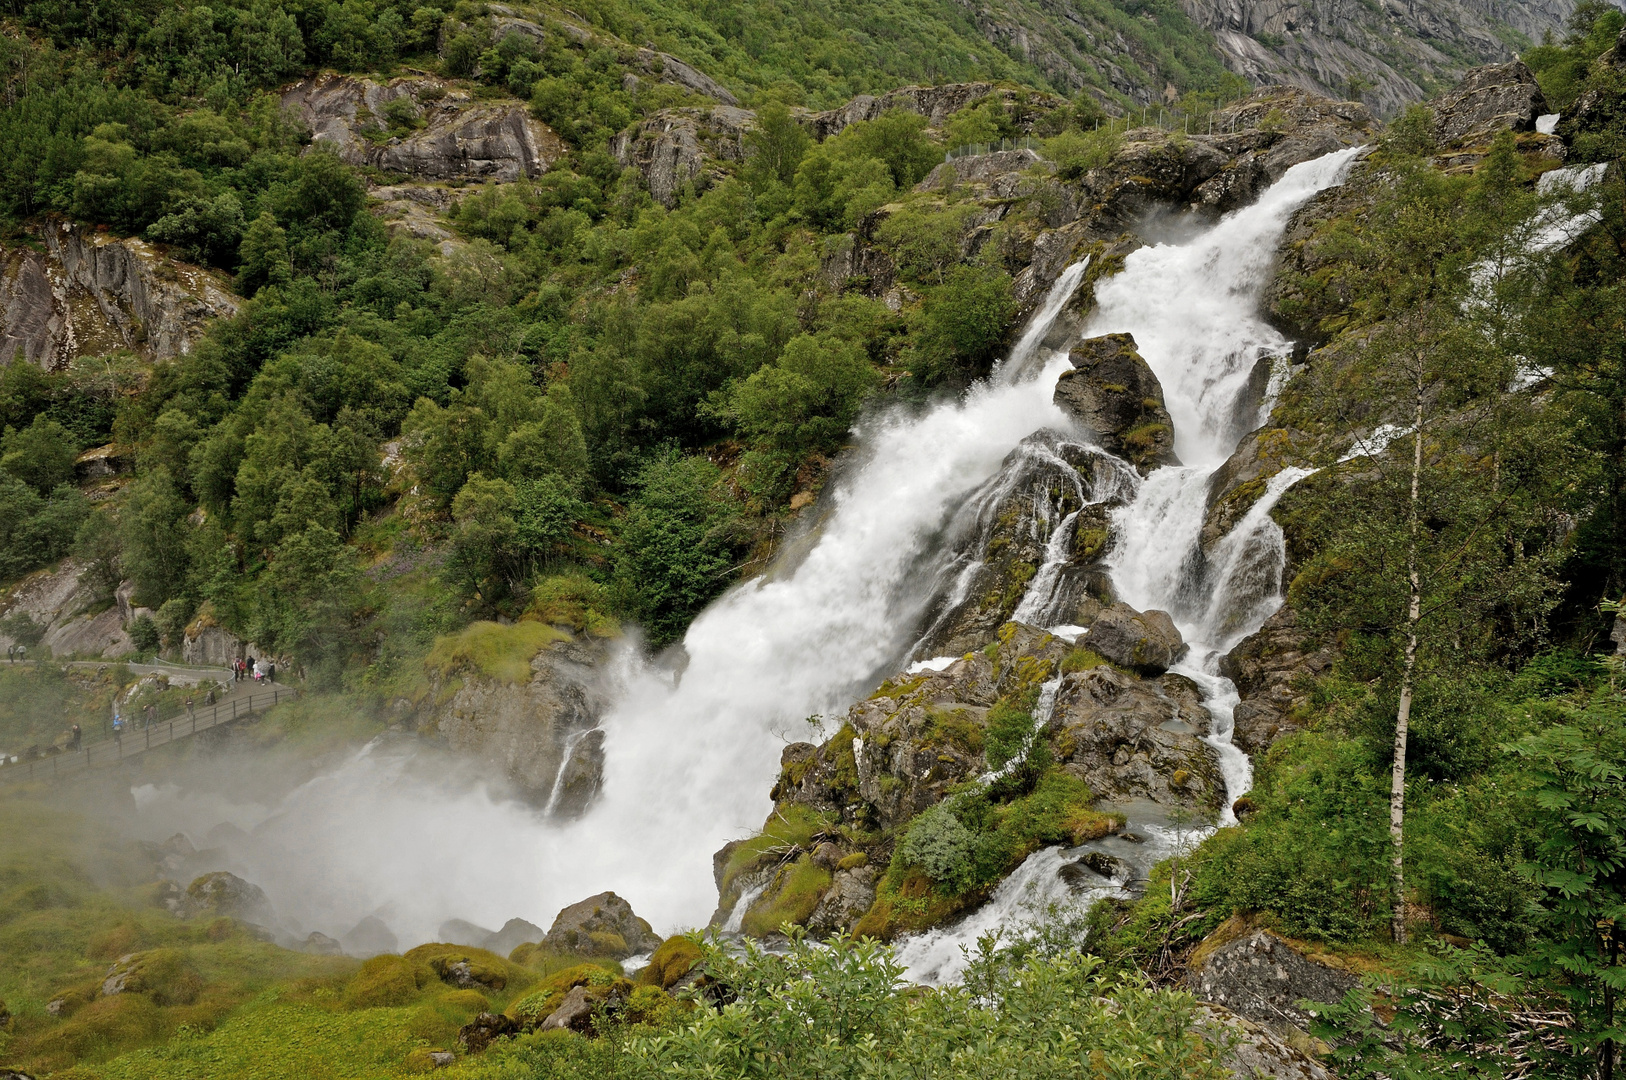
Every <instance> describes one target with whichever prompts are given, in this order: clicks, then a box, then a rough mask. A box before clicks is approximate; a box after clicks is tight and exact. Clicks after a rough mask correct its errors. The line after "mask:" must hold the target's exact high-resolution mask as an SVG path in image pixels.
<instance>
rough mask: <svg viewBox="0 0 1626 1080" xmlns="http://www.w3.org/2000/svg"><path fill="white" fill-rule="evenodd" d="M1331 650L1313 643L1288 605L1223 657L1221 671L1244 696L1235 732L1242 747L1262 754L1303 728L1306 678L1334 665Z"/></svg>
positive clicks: (1235, 740) (1236, 716)
mask: <svg viewBox="0 0 1626 1080" xmlns="http://www.w3.org/2000/svg"><path fill="white" fill-rule="evenodd" d="M1332 660H1333V657H1332V654H1331V653H1330V652H1328V651H1327V650H1325V649H1319V648H1316V647H1314V646H1313V645H1312V644H1311V643H1310V642H1309V641H1308V639H1307V637H1306V635H1305V634H1304V632H1303V631H1302V630H1301V629H1299V626H1298V620H1297V617H1296V616H1295V615H1294V614H1293V609H1292V608H1290V607H1286V606H1283V607H1282V609H1281V610H1279V611H1277V612H1276V614H1274V615H1272V616H1271V617H1270V618H1269V619H1266V620H1265V624H1264V625H1263V626H1261V627H1260V628H1259V629H1258V631H1256V632H1255V633H1253V634H1250V635H1249V636H1247V637H1245V638H1243V639H1242V640H1241V641H1240V642H1238V643H1237V645H1236V647H1235V648H1233V649H1232V650H1231V651H1230V652H1228V653H1226V654H1225V655H1224V656H1223V657H1221V658H1220V674H1221V675H1224V676H1225V677H1226V678H1227V679H1230V680H1231V682H1233V683H1235V684H1236V689H1237V693H1238V694H1239V695H1241V697H1242V700H1241V702H1240V703H1238V705H1237V706H1236V712H1235V714H1234V716H1235V720H1236V728H1235V731H1234V733H1233V734H1232V736H1231V740H1232V742H1234V743H1235V744H1236V745H1237V746H1238V747H1239V748H1240V749H1242V750H1244V751H1246V752H1247V753H1249V754H1260V753H1263V752H1264V751H1265V750H1267V749H1269V748H1270V744H1271V743H1273V742H1275V741H1276V740H1277V739H1279V738H1281V737H1282V736H1283V735H1286V734H1289V733H1291V732H1293V731H1296V730H1298V727H1299V721H1298V720H1297V719H1296V716H1297V712H1298V709H1299V707H1300V706H1301V705H1302V704H1303V703H1304V702H1305V701H1306V700H1307V699H1308V697H1309V686H1308V685H1306V684H1307V681H1308V680H1310V679H1313V678H1315V677H1316V676H1318V675H1320V674H1322V673H1323V672H1325V671H1326V670H1327V669H1328V668H1329V667H1331V666H1332Z"/></svg>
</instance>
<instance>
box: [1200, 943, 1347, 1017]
mask: <svg viewBox="0 0 1626 1080" xmlns="http://www.w3.org/2000/svg"><path fill="white" fill-rule="evenodd" d="M1226 932H1227V927H1226V926H1222V927H1221V928H1220V929H1219V930H1217V931H1215V936H1218V937H1220V938H1221V940H1222V942H1223V943H1222V944H1220V945H1219V946H1218V947H1217V948H1213V949H1205V947H1204V946H1203V945H1199V946H1198V947H1197V951H1196V952H1195V953H1194V954H1193V956H1194V960H1193V962H1192V965H1191V967H1190V968H1189V970H1188V971H1187V972H1186V978H1185V982H1186V988H1187V989H1188V990H1190V991H1191V992H1192V993H1193V994H1195V995H1196V996H1197V997H1198V998H1200V999H1201V1000H1203V1001H1206V1002H1209V1003H1210V1004H1214V1005H1221V1006H1224V1007H1225V1008H1227V1009H1229V1010H1231V1011H1232V1012H1234V1013H1238V1014H1240V1015H1242V1016H1245V1017H1247V1018H1248V1019H1249V1020H1252V1021H1254V1022H1256V1023H1259V1024H1263V1025H1265V1026H1266V1027H1267V1028H1269V1029H1270V1030H1272V1031H1274V1032H1276V1033H1278V1034H1283V1033H1285V1034H1288V1035H1292V1034H1294V1033H1298V1034H1303V1031H1304V1029H1305V1028H1306V1027H1307V1026H1308V1025H1309V1021H1310V1017H1309V1016H1308V1015H1307V1014H1306V1013H1305V1012H1304V1010H1303V1009H1302V1008H1301V1007H1300V1005H1299V1003H1300V1002H1301V1001H1320V1002H1328V1003H1331V1002H1336V1001H1339V1000H1341V999H1342V998H1343V996H1344V995H1345V994H1346V993H1348V992H1349V991H1350V990H1351V989H1353V988H1354V987H1355V986H1356V984H1357V983H1359V981H1360V980H1359V979H1357V978H1356V977H1355V976H1354V975H1352V974H1350V973H1349V972H1347V971H1342V970H1340V969H1338V968H1334V967H1330V966H1328V965H1326V964H1323V963H1319V962H1317V961H1315V960H1312V959H1310V958H1309V957H1307V956H1305V955H1304V954H1303V953H1301V952H1299V951H1298V950H1297V949H1295V948H1294V947H1293V946H1292V945H1290V944H1288V943H1287V942H1286V941H1284V940H1282V939H1281V938H1279V937H1277V936H1276V935H1275V934H1272V933H1271V932H1270V931H1268V930H1255V931H1253V932H1252V933H1248V934H1244V935H1243V936H1241V937H1236V938H1233V939H1231V940H1228V941H1227V940H1224V939H1223V935H1224V934H1225V933H1226ZM1205 944H1206V943H1205Z"/></svg>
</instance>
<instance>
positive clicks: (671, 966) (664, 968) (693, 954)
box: [638, 934, 701, 990]
mask: <svg viewBox="0 0 1626 1080" xmlns="http://www.w3.org/2000/svg"><path fill="white" fill-rule="evenodd" d="M700 956H701V953H700V946H699V945H697V944H695V942H694V941H693V939H691V938H689V937H686V936H684V935H682V934H679V935H676V936H674V937H669V938H667V939H666V940H665V941H663V942H661V947H660V948H658V949H656V950H655V954H654V955H653V956H651V957H650V958H649V966H648V967H646V968H644V970H643V971H641V972H639V974H638V982H639V983H640V984H641V985H643V986H658V987H660V988H661V989H662V990H670V989H672V987H674V986H676V985H677V984H678V983H679V982H681V981H682V980H684V979H685V978H687V977H688V975H689V973H690V972H692V971H693V970H694V966H695V965H696V964H698V963H699V962H700Z"/></svg>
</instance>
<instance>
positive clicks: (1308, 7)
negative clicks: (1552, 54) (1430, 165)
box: [1182, 0, 1575, 116]
mask: <svg viewBox="0 0 1626 1080" xmlns="http://www.w3.org/2000/svg"><path fill="white" fill-rule="evenodd" d="M1182 6H1183V7H1184V8H1185V10H1186V12H1187V14H1188V15H1190V17H1191V18H1192V20H1193V21H1194V22H1196V23H1198V24H1199V25H1201V26H1204V27H1207V28H1208V29H1209V30H1210V31H1212V32H1213V34H1214V41H1215V44H1216V46H1217V47H1218V48H1219V51H1220V52H1221V53H1222V54H1223V55H1224V57H1225V62H1226V66H1227V67H1229V68H1230V69H1231V70H1232V71H1233V72H1235V73H1237V74H1238V75H1241V76H1243V77H1244V78H1246V79H1248V81H1250V82H1252V83H1255V84H1282V85H1289V86H1299V87H1303V88H1304V89H1306V90H1310V91H1313V92H1315V93H1319V94H1328V95H1331V96H1334V97H1345V96H1347V97H1352V98H1358V99H1359V100H1361V101H1363V102H1365V103H1366V104H1368V105H1370V106H1371V107H1372V108H1373V110H1374V111H1376V112H1377V113H1379V114H1380V115H1384V116H1388V115H1392V114H1394V113H1395V112H1398V111H1399V110H1400V109H1401V108H1402V107H1404V106H1405V105H1408V104H1410V103H1411V102H1414V101H1419V100H1421V99H1423V98H1425V97H1428V96H1430V95H1431V94H1433V93H1435V92H1437V91H1438V90H1440V89H1441V88H1443V87H1445V86H1448V85H1450V84H1451V83H1453V82H1455V81H1456V80H1457V79H1458V78H1460V77H1461V75H1462V73H1463V72H1464V71H1465V70H1466V69H1467V68H1469V67H1472V66H1474V65H1476V64H1484V63H1490V62H1498V61H1504V60H1508V59H1511V58H1512V57H1513V56H1514V54H1515V53H1516V52H1517V51H1518V49H1519V48H1521V47H1524V46H1525V45H1527V44H1531V43H1537V42H1540V41H1541V40H1542V38H1543V36H1544V35H1545V34H1547V33H1549V32H1550V33H1552V34H1554V35H1561V34H1562V32H1563V29H1564V26H1565V23H1566V22H1567V20H1568V19H1569V16H1570V14H1571V12H1572V11H1573V10H1574V8H1575V4H1574V3H1573V0H1535V2H1532V3H1505V2H1504V3H1497V2H1494V0H1422V2H1417V3H1394V2H1388V3H1383V4H1359V3H1348V2H1340V0H1308V2H1298V0H1184V2H1183V4H1182Z"/></svg>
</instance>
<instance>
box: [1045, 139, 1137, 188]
mask: <svg viewBox="0 0 1626 1080" xmlns="http://www.w3.org/2000/svg"><path fill="white" fill-rule="evenodd" d="M1121 145H1123V138H1122V136H1120V135H1118V134H1117V133H1116V132H1114V131H1113V130H1112V129H1111V128H1108V129H1107V130H1105V131H1090V132H1082V131H1064V132H1062V133H1061V134H1060V135H1057V136H1055V137H1054V138H1049V139H1046V140H1045V141H1044V156H1045V157H1047V158H1049V159H1050V160H1051V161H1053V162H1055V163H1056V175H1057V176H1058V177H1060V178H1061V179H1063V180H1076V179H1078V178H1079V177H1080V176H1083V175H1084V174H1085V173H1087V172H1089V171H1090V170H1091V169H1099V168H1102V167H1103V166H1105V165H1108V164H1110V163H1111V161H1112V158H1113V155H1115V154H1117V152H1118V148H1119V147H1120V146H1121Z"/></svg>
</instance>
